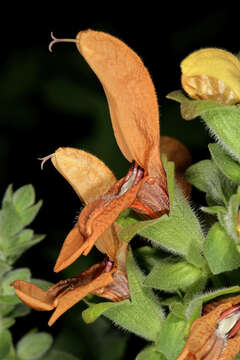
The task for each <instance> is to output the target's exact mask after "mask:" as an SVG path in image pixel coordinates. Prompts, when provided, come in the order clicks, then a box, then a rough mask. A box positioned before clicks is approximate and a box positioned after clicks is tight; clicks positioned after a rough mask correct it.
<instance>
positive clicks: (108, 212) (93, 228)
mask: <svg viewBox="0 0 240 360" xmlns="http://www.w3.org/2000/svg"><path fill="white" fill-rule="evenodd" d="M147 179H148V177H145V178H143V179H142V180H140V181H139V183H138V184H137V185H135V186H133V187H132V188H130V189H129V190H128V191H126V192H125V193H124V194H123V195H121V196H119V197H113V198H112V199H111V198H110V197H109V200H106V199H107V195H106V199H104V200H102V201H101V203H99V204H98V207H96V208H95V209H94V211H93V212H92V213H91V214H89V219H88V221H87V223H86V229H87V232H88V233H89V237H88V238H87V239H86V241H85V242H84V243H83V245H82V247H81V249H80V252H81V254H84V255H87V254H88V253H89V252H90V250H91V249H92V247H93V246H94V244H95V242H96V241H97V239H98V238H99V237H100V236H101V235H102V234H103V233H104V231H105V230H107V229H108V227H109V226H110V225H111V224H112V223H113V222H114V221H115V220H116V218H117V217H118V215H119V214H120V213H121V212H122V211H123V210H125V209H127V208H128V207H130V205H131V204H132V203H133V201H134V200H135V198H136V194H137V193H138V191H139V189H140V188H141V186H142V185H143V184H144V183H145V182H146V181H147ZM120 182H121V180H119V182H118V183H120ZM118 183H117V184H118ZM117 184H116V186H117ZM85 210H86V211H87V207H86V208H84V209H83V211H82V212H81V214H80V216H79V219H78V222H79V223H81V217H82V216H84V217H85V214H84V212H85Z"/></svg>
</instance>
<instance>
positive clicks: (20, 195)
mask: <svg viewBox="0 0 240 360" xmlns="http://www.w3.org/2000/svg"><path fill="white" fill-rule="evenodd" d="M34 202H35V190H34V187H33V186H32V185H31V184H29V185H24V186H22V187H20V188H19V189H18V190H17V191H15V192H14V194H13V204H14V205H15V208H16V210H17V211H18V212H22V211H23V210H25V209H26V208H28V207H30V206H31V205H33V204H34Z"/></svg>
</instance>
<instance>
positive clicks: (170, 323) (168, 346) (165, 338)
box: [157, 313, 186, 360]
mask: <svg viewBox="0 0 240 360" xmlns="http://www.w3.org/2000/svg"><path fill="white" fill-rule="evenodd" d="M185 325H186V321H185V320H183V319H180V318H179V317H177V316H176V315H174V314H172V313H170V314H169V315H168V317H167V319H166V320H165V321H164V323H163V325H162V327H161V330H160V333H159V336H158V340H157V349H158V350H159V351H161V352H162V353H163V354H164V355H165V356H166V358H167V359H168V360H176V358H177V356H178V355H179V354H180V352H181V350H182V349H183V347H184V344H185V341H184V328H185Z"/></svg>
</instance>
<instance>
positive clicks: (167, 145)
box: [160, 136, 192, 196]
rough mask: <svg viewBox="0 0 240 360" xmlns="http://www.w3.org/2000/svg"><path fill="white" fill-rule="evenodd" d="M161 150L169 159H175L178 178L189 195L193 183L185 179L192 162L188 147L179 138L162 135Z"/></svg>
mask: <svg viewBox="0 0 240 360" xmlns="http://www.w3.org/2000/svg"><path fill="white" fill-rule="evenodd" d="M160 152H161V154H165V155H166V156H167V159H168V161H174V163H175V176H176V180H177V182H178V184H179V185H180V186H181V188H182V190H183V193H184V194H185V195H186V196H188V195H189V194H190V193H191V189H192V186H191V184H189V183H188V182H187V181H186V180H184V172H185V170H186V169H187V168H188V167H189V166H190V165H191V163H192V159H191V155H190V153H189V151H188V149H187V148H186V146H185V145H183V144H182V143H181V142H180V141H178V140H177V139H174V138H172V137H169V136H161V146H160Z"/></svg>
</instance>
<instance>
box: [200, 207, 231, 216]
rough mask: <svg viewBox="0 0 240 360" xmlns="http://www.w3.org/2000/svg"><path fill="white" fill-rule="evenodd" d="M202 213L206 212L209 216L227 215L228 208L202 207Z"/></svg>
mask: <svg viewBox="0 0 240 360" xmlns="http://www.w3.org/2000/svg"><path fill="white" fill-rule="evenodd" d="M200 209H201V210H202V211H204V212H205V213H207V214H211V215H217V214H219V213H226V208H225V207H224V206H219V205H216V206H208V207H205V206H201V208H200Z"/></svg>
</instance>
